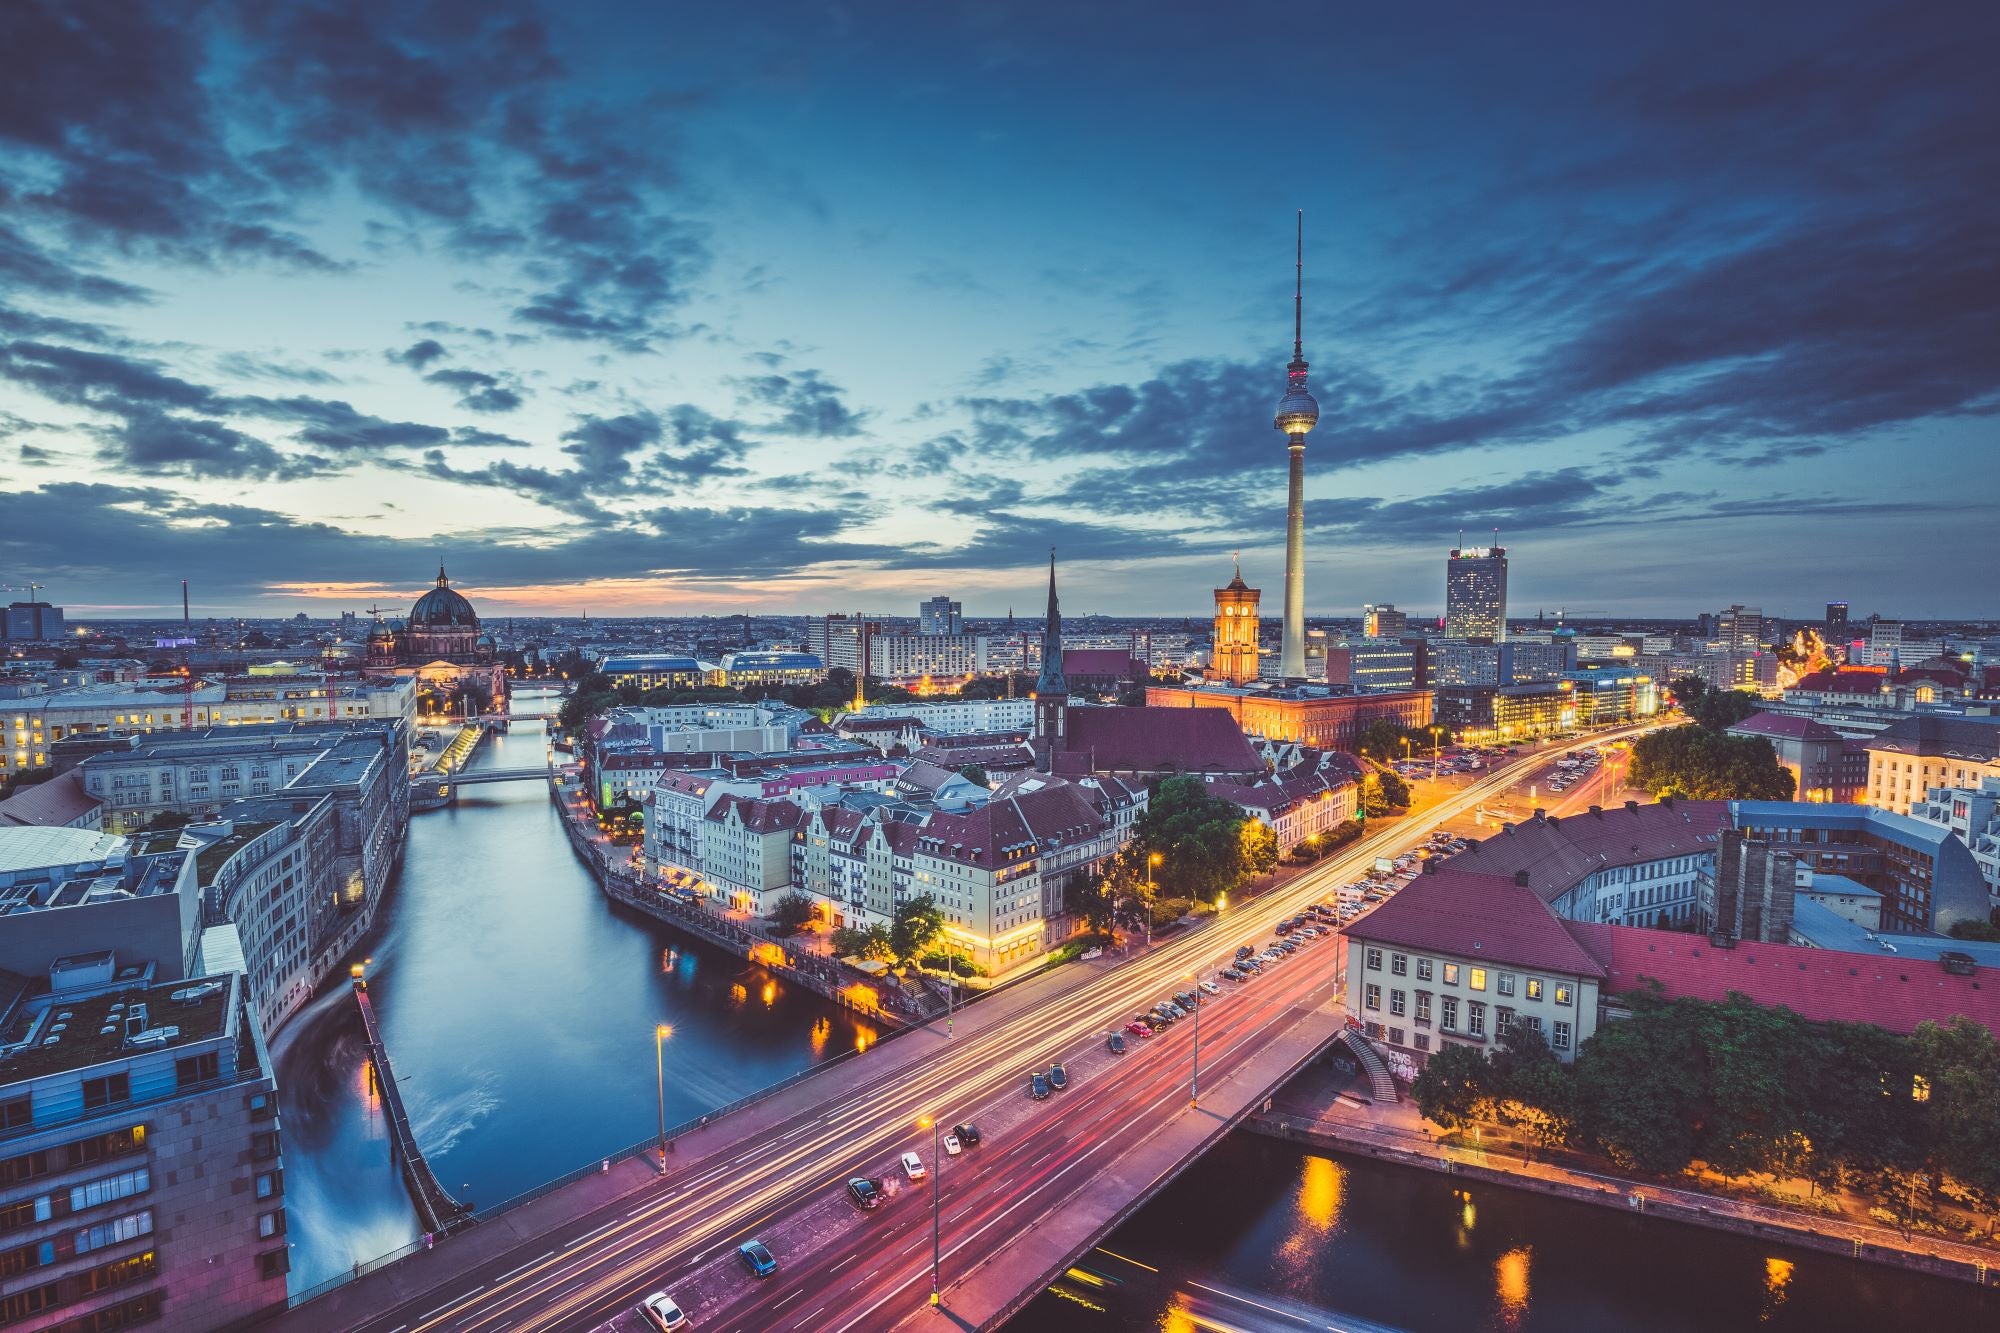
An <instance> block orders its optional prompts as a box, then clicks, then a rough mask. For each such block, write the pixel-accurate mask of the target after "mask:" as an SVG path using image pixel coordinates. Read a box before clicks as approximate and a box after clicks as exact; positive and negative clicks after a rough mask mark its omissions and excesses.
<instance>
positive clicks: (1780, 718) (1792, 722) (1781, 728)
mask: <svg viewBox="0 0 2000 1333" xmlns="http://www.w3.org/2000/svg"><path fill="white" fill-rule="evenodd" d="M1729 730H1730V732H1731V733H1732V734H1734V735H1738V736H1769V737H1772V738H1774V739H1778V740H1794V741H1837V740H1839V739H1840V738H1841V737H1840V733H1839V732H1837V731H1835V730H1834V729H1833V728H1832V727H1829V726H1827V725H1826V724H1825V723H1824V722H1815V721H1814V720H1813V719H1811V718H1809V717H1791V716H1788V715H1786V714H1784V713H1752V714H1751V715H1750V716H1749V717H1746V718H1744V719H1743V720H1742V721H1741V722H1738V723H1737V724H1736V725H1735V726H1733V727H1731V728H1729Z"/></svg>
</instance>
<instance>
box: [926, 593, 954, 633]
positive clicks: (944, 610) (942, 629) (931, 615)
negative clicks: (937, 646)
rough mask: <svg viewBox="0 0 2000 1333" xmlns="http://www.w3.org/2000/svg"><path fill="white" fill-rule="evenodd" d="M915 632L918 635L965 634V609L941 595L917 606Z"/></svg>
mask: <svg viewBox="0 0 2000 1333" xmlns="http://www.w3.org/2000/svg"><path fill="white" fill-rule="evenodd" d="M917 631H918V633H920V634H963V633H965V609H964V607H962V606H960V605H959V604H958V603H957V602H954V601H952V600H951V598H949V597H946V596H943V595H942V594H940V595H938V596H936V597H933V598H931V599H930V600H929V601H927V602H920V603H918V604H917Z"/></svg>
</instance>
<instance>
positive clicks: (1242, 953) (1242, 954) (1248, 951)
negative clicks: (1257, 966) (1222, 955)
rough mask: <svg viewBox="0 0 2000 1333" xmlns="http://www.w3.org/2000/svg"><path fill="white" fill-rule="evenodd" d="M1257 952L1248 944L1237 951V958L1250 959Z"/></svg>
mask: <svg viewBox="0 0 2000 1333" xmlns="http://www.w3.org/2000/svg"><path fill="white" fill-rule="evenodd" d="M1256 952H1257V951H1256V949H1254V948H1252V947H1251V946H1250V945H1247V944H1246V945H1244V946H1243V947H1242V948H1240V949H1238V950H1237V951H1236V956H1237V957H1238V958H1248V957H1250V956H1251V955H1252V954H1254V953H1256Z"/></svg>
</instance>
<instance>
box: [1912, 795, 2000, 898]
mask: <svg viewBox="0 0 2000 1333" xmlns="http://www.w3.org/2000/svg"><path fill="white" fill-rule="evenodd" d="M1910 818H1912V819H1916V820H1921V821H1923V822H1924V823H1926V824H1933V825H1936V826H1937V827H1939V828H1944V829H1949V830H1950V831H1951V832H1952V833H1953V834H1954V835H1956V836H1957V838H1958V840H1959V841H1960V842H1962V843H1964V844H1965V845H1966V848H1967V850H1969V851H1970V852H1971V853H1972V859H1973V860H1974V861H1976V862H1977V863H1978V864H1979V873H1980V875H1981V876H1982V877H1983V878H1984V879H1985V880H1986V896H1987V899H1988V901H1989V903H1990V904H1991V907H1990V911H1992V912H2000V777H1982V778H1980V779H1979V783H1978V785H1977V786H1973V787H1934V788H1932V789H1931V790H1930V791H1929V792H1927V793H1925V795H1924V799H1923V800H1921V801H1918V802H1915V803H1914V804H1912V805H1911V806H1910ZM1995 924H2000V921H1996V922H1995Z"/></svg>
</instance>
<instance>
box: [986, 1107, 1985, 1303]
mask: <svg viewBox="0 0 2000 1333" xmlns="http://www.w3.org/2000/svg"><path fill="white" fill-rule="evenodd" d="M1078 1273H1089V1274H1094V1275H1096V1276H1097V1277H1098V1278H1100V1279H1103V1280H1102V1281H1101V1282H1100V1283H1095V1284H1093V1283H1089V1282H1085V1281H1081V1280H1079V1279H1078V1277H1077V1274H1078ZM1920 1324H1921V1325H1925V1326H1934V1327H1940V1328H1953V1329H1974V1328H1978V1329H1989V1328H2000V1290H1994V1289H1987V1290H1981V1289H1979V1288H1977V1287H1973V1286H1971V1285H1969V1284H1965V1283H1959V1282H1953V1281H1947V1280H1944V1279H1940V1278H1927V1277H1922V1276H1919V1275H1916V1274H1911V1273H1904V1272H1901V1271H1898V1270H1894V1269H1887V1268H1878V1267H1874V1266H1872V1265H1866V1264H1857V1263H1854V1262H1852V1261H1849V1260H1845V1259H1841V1258H1837V1257H1835V1256H1832V1255H1825V1254H1820V1253H1818V1252H1815V1251H1792V1250H1782V1251H1779V1252H1777V1253H1775V1254H1774V1253H1773V1252H1772V1251H1771V1250H1770V1248H1769V1247H1768V1246H1765V1245H1761V1244H1758V1245H1753V1244H1751V1243H1749V1242H1747V1241H1745V1240H1744V1239H1742V1238H1739V1237H1736V1236H1730V1235H1724V1234H1722V1233H1719V1232H1712V1231H1704V1230H1700V1229H1698V1228H1694V1227H1686V1226H1681V1225H1678V1224H1676V1223H1672V1222H1665V1221H1660V1220H1658V1219H1653V1218H1647V1217H1644V1216H1639V1215H1634V1214H1632V1213H1629V1212H1626V1211H1624V1210H1612V1209H1603V1208H1596V1207H1592V1206H1590V1205H1587V1204H1581V1203H1573V1202H1570V1201H1568V1200H1562V1199H1551V1198H1545V1197H1543V1196H1541V1195H1535V1194H1524V1193H1520V1192H1518V1191H1514V1190H1507V1189H1501V1188H1498V1187H1494V1186H1485V1185H1476V1186H1473V1187H1472V1188H1470V1189H1466V1188H1464V1187H1463V1183H1462V1182H1461V1181H1459V1180H1455V1179H1453V1178H1451V1177H1448V1176H1441V1175H1435V1174H1432V1173H1430V1172H1427V1171H1417V1170H1413V1169H1410V1168H1404V1167H1394V1166H1389V1165H1387V1164H1385V1163H1380V1162H1374V1161H1369V1160H1366V1159H1360V1158H1347V1157H1341V1156H1332V1157H1329V1156H1326V1155H1324V1154H1317V1153H1308V1152H1303V1151H1301V1150H1300V1149H1299V1148H1297V1147H1295V1146H1293V1145H1290V1144H1284V1143H1277V1142H1274V1141H1272V1140H1269V1139H1263V1138H1259V1137H1256V1136H1254V1135H1250V1134H1236V1135H1232V1136H1231V1137H1230V1138H1228V1139H1226V1140H1225V1141H1224V1142H1223V1143H1221V1144H1220V1145H1218V1146H1217V1147H1216V1148H1215V1149H1214V1150H1213V1151H1211V1152H1210V1153H1209V1154H1208V1155H1207V1156H1206V1157H1204V1158H1203V1159H1202V1160H1201V1161H1200V1162H1198V1163H1196V1164H1195V1165H1194V1166H1193V1167H1192V1168H1191V1169H1190V1170H1188V1171H1187V1172H1186V1173H1185V1174H1183V1175H1182V1176H1181V1177H1180V1178H1179V1179H1178V1180H1176V1181H1175V1182H1174V1183H1173V1184H1172V1185H1171V1186H1169V1187H1168V1188H1166V1189H1165V1190H1163V1191H1161V1193H1160V1194H1159V1196H1158V1197H1156V1198H1155V1199H1154V1200H1153V1201H1152V1202H1151V1203H1149V1204H1148V1205H1147V1206H1146V1207H1145V1208H1143V1209H1141V1210H1140V1212H1139V1213H1138V1214H1137V1215H1136V1216H1134V1217H1133V1218H1132V1219H1131V1220H1130V1221H1128V1222H1127V1223H1125V1224H1124V1225H1123V1226H1121V1227H1120V1228H1119V1229H1118V1230H1117V1231H1115V1232H1114V1233H1112V1235H1111V1236H1110V1237H1109V1238H1107V1239H1106V1240H1105V1242H1104V1244H1103V1245H1102V1246H1101V1247H1100V1248H1098V1249H1096V1250H1094V1251H1092V1252H1091V1253H1090V1254H1089V1255H1088V1256H1086V1258H1085V1259H1084V1260H1082V1261H1080V1262H1079V1263H1078V1264H1077V1266H1076V1268H1075V1269H1074V1270H1072V1271H1071V1273H1070V1274H1068V1275H1066V1276H1065V1278H1064V1279H1063V1280H1062V1281H1061V1282H1059V1283H1058V1284H1057V1290H1056V1291H1052V1292H1051V1293H1049V1294H1047V1295H1044V1296H1043V1297H1041V1298H1039V1299H1037V1300H1036V1301H1034V1302H1033V1303H1032V1304H1030V1305H1029V1306H1028V1307H1027V1308H1026V1309H1025V1310H1023V1311H1022V1312H1021V1314H1020V1315H1018V1316H1016V1318H1015V1319H1014V1320H1013V1321H1012V1322H1011V1323H1010V1324H1009V1325H1008V1329H1009V1330H1010V1333H1086V1331H1087V1333H1141V1331H1142V1330H1143V1331H1144V1333H1155V1331H1156V1330H1157V1331H1159V1333H1195V1331H1197V1330H1199V1331H1201V1333H1279V1331H1280V1330H1285V1331H1286V1333H1296V1330H1299V1329H1304V1328H1315V1329H1332V1330H1338V1331H1339V1333H1604V1331H1605V1330H1624V1329H1643V1330H1646V1331H1647V1333H1743V1331H1747V1330H1752V1329H1777V1330H1784V1331H1785V1333H1849V1331H1850V1330H1851V1331H1852V1333H1880V1330H1882V1329H1883V1328H1897V1327H1914V1326H1918V1325H1920Z"/></svg>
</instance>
